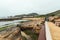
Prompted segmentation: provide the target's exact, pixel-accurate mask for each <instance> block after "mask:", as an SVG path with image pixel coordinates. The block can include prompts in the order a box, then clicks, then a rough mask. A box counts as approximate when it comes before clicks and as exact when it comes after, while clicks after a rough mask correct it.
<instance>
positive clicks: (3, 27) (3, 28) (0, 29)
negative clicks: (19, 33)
mask: <svg viewBox="0 0 60 40" xmlns="http://www.w3.org/2000/svg"><path fill="white" fill-rule="evenodd" d="M12 26H13V24H11V25H7V26H2V27H1V28H0V31H2V30H5V29H6V28H8V27H12Z"/></svg>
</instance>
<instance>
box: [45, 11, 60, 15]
mask: <svg viewBox="0 0 60 40" xmlns="http://www.w3.org/2000/svg"><path fill="white" fill-rule="evenodd" d="M46 16H60V10H58V11H55V12H52V13H49V14H47V15H46Z"/></svg>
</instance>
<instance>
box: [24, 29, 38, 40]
mask: <svg viewBox="0 0 60 40" xmlns="http://www.w3.org/2000/svg"><path fill="white" fill-rule="evenodd" d="M24 32H25V33H26V34H27V35H30V36H31V38H32V40H37V39H38V34H36V33H34V32H33V31H32V30H24Z"/></svg>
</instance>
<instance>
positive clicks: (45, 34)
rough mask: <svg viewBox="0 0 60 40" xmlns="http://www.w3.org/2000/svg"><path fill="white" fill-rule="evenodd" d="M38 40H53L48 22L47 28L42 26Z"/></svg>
mask: <svg viewBox="0 0 60 40" xmlns="http://www.w3.org/2000/svg"><path fill="white" fill-rule="evenodd" d="M38 40H52V37H51V32H50V29H49V27H48V24H47V21H46V22H45V26H42V29H41V30H40V35H39V38H38Z"/></svg>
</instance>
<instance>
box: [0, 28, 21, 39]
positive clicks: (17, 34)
mask: <svg viewBox="0 0 60 40" xmlns="http://www.w3.org/2000/svg"><path fill="white" fill-rule="evenodd" d="M0 40H22V39H21V31H20V28H19V27H9V28H7V29H5V30H4V31H1V32H0Z"/></svg>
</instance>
